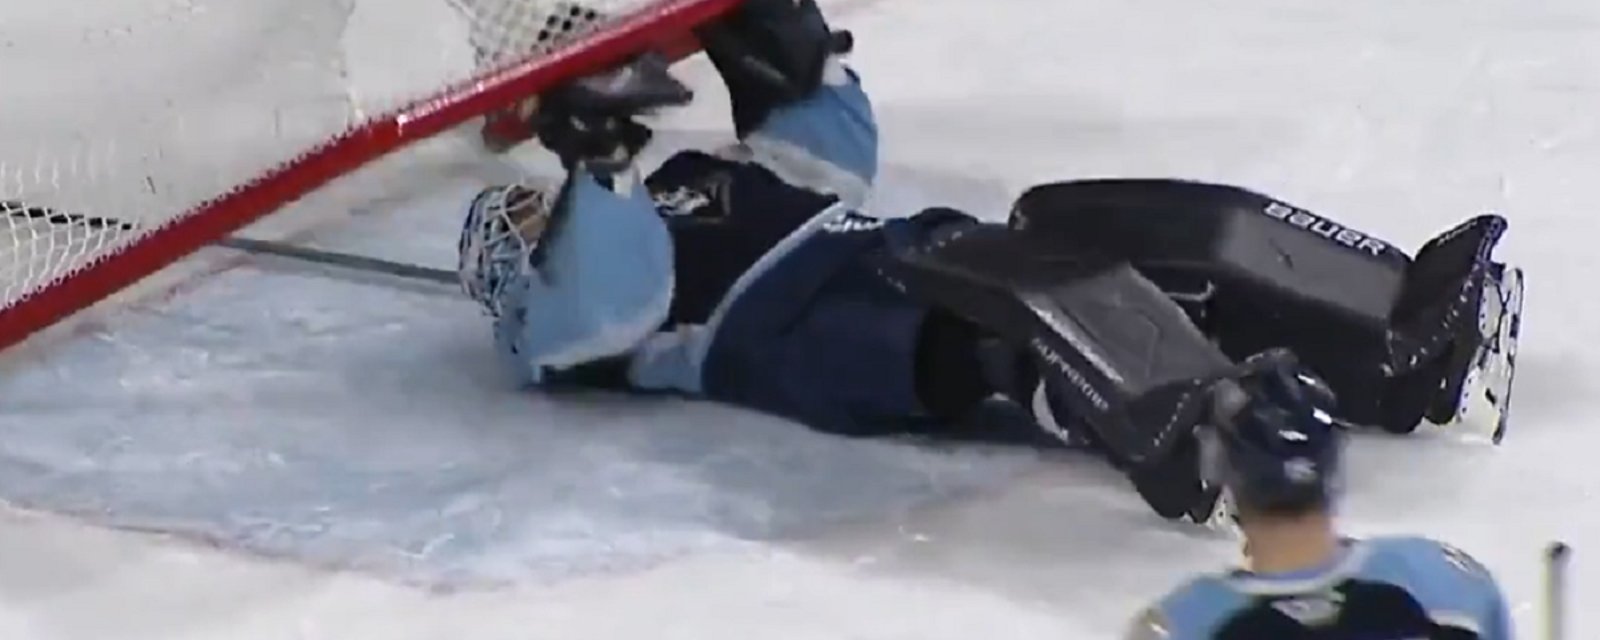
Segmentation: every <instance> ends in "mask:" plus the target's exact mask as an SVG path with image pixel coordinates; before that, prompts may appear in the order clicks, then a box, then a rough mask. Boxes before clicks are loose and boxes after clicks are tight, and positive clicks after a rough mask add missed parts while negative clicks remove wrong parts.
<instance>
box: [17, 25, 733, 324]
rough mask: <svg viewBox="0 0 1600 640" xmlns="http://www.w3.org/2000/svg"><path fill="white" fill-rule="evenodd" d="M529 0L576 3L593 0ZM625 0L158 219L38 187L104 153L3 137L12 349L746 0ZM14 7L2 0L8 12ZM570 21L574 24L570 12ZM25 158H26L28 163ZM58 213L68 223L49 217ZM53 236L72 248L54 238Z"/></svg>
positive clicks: (83, 172)
mask: <svg viewBox="0 0 1600 640" xmlns="http://www.w3.org/2000/svg"><path fill="white" fill-rule="evenodd" d="M118 1H121V2H129V3H134V2H148V1H149V0H118ZM191 1H196V0H191ZM227 1H228V2H238V1H240V0H227ZM249 1H255V0H249ZM316 1H322V0H316ZM363 1H370V0H363ZM438 1H440V2H444V1H445V0H438ZM454 1H457V0H452V2H454ZM468 1H470V0H468ZM518 1H520V2H526V3H539V2H547V3H548V2H552V1H561V2H567V4H572V2H573V1H577V2H581V1H582V0H518ZM623 1H625V2H631V4H632V5H633V6H631V7H629V9H628V10H627V11H625V12H620V13H617V14H615V15H609V16H607V17H605V18H603V19H600V20H599V21H597V23H596V25H594V26H593V27H592V28H582V29H574V33H573V34H571V37H568V38H560V37H557V36H559V35H561V34H557V36H552V38H551V39H552V40H553V41H551V42H549V43H548V46H541V47H540V48H539V49H540V50H537V51H535V52H534V53H532V54H530V55H523V56H522V57H521V59H518V58H517V57H516V56H502V57H501V59H498V60H495V61H494V63H493V64H486V65H484V67H483V69H482V70H480V71H477V72H474V73H473V75H470V76H467V77H463V78H460V79H459V80H456V81H454V82H451V83H450V84H449V85H448V86H446V87H443V88H441V89H438V90H436V91H434V92H433V93H431V94H424V96H423V97H421V98H420V99H412V100H410V101H408V102H406V103H404V106H401V107H399V108H396V109H392V110H390V111H387V112H384V113H382V114H380V115H376V116H373V117H367V118H362V117H360V116H356V117H355V119H354V120H353V121H352V122H351V126H349V127H348V128H345V129H343V130H342V131H338V132H336V134H335V135H332V136H331V137H324V138H323V139H322V141H321V142H319V143H314V144H310V145H309V146H307V147H305V148H302V149H289V150H288V151H287V152H286V154H285V155H286V156H287V157H285V158H283V159H282V160H281V161H277V162H276V163H272V164H267V165H265V166H264V167H263V169H264V170H261V171H259V172H257V173H255V174H253V175H252V176H250V177H248V178H246V179H245V180H243V181H240V182H237V183H234V184H232V186H231V187H225V188H224V189H221V190H220V191H221V192H219V193H215V194H214V195H210V196H209V197H204V199H202V200H199V201H198V204H196V205H194V206H189V207H181V208H178V210H176V211H171V212H163V213H160V214H159V215H156V216H153V217H154V221H153V222H151V221H150V218H151V217H152V216H140V217H139V218H138V221H135V222H126V221H125V220H126V219H125V218H122V217H120V216H118V215H117V212H111V213H110V214H109V215H107V214H103V213H101V212H99V211H93V210H81V211H72V210H66V209H63V208H59V207H58V206H53V205H52V204H51V203H48V202H40V201H38V200H36V199H33V198H30V193H29V185H30V184H44V185H46V186H48V187H50V188H52V189H54V190H56V191H66V190H70V189H72V188H74V187H73V183H72V181H71V180H64V179H63V178H62V175H63V173H67V174H71V175H75V176H78V177H82V178H84V179H83V181H82V182H83V185H82V188H84V189H96V188H101V183H102V182H104V180H96V179H94V178H95V176H96V175H97V174H96V171H98V169H95V168H94V167H92V166H91V167H89V168H84V167H83V166H80V165H94V162H90V161H87V160H81V159H78V158H74V163H75V164H74V166H73V167H69V168H70V169H73V171H65V172H64V171H63V169H62V168H61V167H58V166H45V167H44V168H41V166H40V165H39V164H38V163H34V164H25V163H18V162H15V161H14V162H13V163H12V165H13V166H12V167H7V166H6V164H5V162H4V161H5V159H6V156H5V153H6V144H7V141H6V140H5V139H3V138H0V293H3V294H4V295H0V351H4V350H6V349H7V348H10V347H12V346H15V345H17V344H18V343H20V342H22V341H23V340H25V339H26V338H28V337H29V336H31V335H33V334H34V333H36V332H38V331H40V330H42V329H44V328H47V327H49V326H51V325H53V324H55V323H57V322H59V321H61V320H63V319H64V318H66V317H68V316H70V315H72V314H74V313H76V312H78V311H79V310H82V309H84V308H86V307H89V306H90V305H93V304H95V303H96V302H98V301H100V300H102V299H104V298H106V297H108V296H110V295H112V294H115V293H116V292H118V291H120V290H122V289H124V288H126V287H128V286H130V285H132V284H133V283H135V282H137V281H139V280H140V279H142V278H144V277H146V276H148V275H150V274H152V273H155V272H156V271H158V270H160V269H162V268H164V267H166V266H168V265H170V264H172V263H174V262H176V261H178V260H180V259H182V258H183V257H185V256H188V255H190V254H192V253H194V252H195V251H197V250H199V249H201V248H203V247H205V246H206V245H208V244H211V243H214V242H216V241H218V240H221V239H223V238H225V237H227V236H228V235H229V234H231V233H233V232H235V231H237V230H239V229H241V228H243V227H245V226H247V225H249V224H251V223H253V222H255V221H257V220H260V219H262V218H264V217H266V216H268V215H270V214H272V213H273V212H275V211H277V210H279V209H280V208H282V207H283V206H285V205H286V204H288V203H291V202H294V201H295V200H297V199H299V198H302V197H304V196H306V195H307V194H310V193H312V192H313V191H315V190H317V189H319V188H321V187H323V186H325V185H327V184H328V183H330V182H332V181H334V180H335V179H337V178H340V177H341V176H345V175H347V174H350V173H352V172H354V171H356V170H357V169H359V168H361V167H363V166H365V165H368V164H369V163H372V162H373V161H375V160H377V159H379V158H382V157H384V156H386V155H388V154H390V153H392V152H394V151H396V150H398V149H401V148H403V147H406V146H407V145H410V144H413V143H416V142H418V141H421V140H424V139H427V138H430V137H432V136H435V135H437V134H439V133H441V132H444V131H446V130H448V129H451V128H453V127H457V126H459V125H463V124H465V123H468V122H469V121H472V120H473V119H474V118H478V117H482V116H486V115H488V114H492V113H494V112H497V111H501V110H506V109H510V108H513V107H514V106H515V105H516V104H517V103H518V102H519V101H521V100H523V99H525V98H527V97H529V96H533V95H537V94H538V93H540V92H541V91H543V90H546V89H548V88H550V87H552V86H555V85H558V84H560V83H562V82H564V81H567V80H570V79H573V78H576V77H581V76H583V75H585V74H587V73H591V72H594V71H597V70H600V69H603V68H606V67H608V66H610V65H614V64H616V63H618V62H621V61H623V60H625V59H627V58H628V57H630V56H632V55H635V54H638V53H641V52H643V51H647V50H660V49H676V50H677V52H678V53H681V52H682V48H683V47H684V43H685V42H686V41H692V36H691V35H690V30H691V29H692V28H694V27H695V26H697V25H700V24H703V23H705V22H707V21H709V20H712V19H714V18H716V17H717V16H720V15H722V14H723V13H725V12H727V11H729V10H731V9H732V8H734V7H735V6H737V4H738V3H739V1H740V0H623ZM38 4H40V5H53V4H55V3H48V2H44V3H38ZM168 4H172V3H171V2H169V3H168ZM8 10H10V9H0V18H3V14H4V13H5V12H6V11H8ZM567 26H569V27H570V26H571V24H570V22H569V23H568V25H567ZM580 26H581V25H580ZM519 28H521V27H519ZM533 28H535V29H538V28H541V27H533ZM3 35H5V34H4V33H0V36H3ZM107 37H112V36H107ZM537 37H538V38H540V39H544V38H545V37H546V32H545V31H542V30H541V31H538V33H537ZM541 44H545V43H543V42H541ZM480 53H481V46H480ZM3 70H4V67H3V66H0V71H3ZM108 102H110V103H112V104H109V105H107V106H108V107H110V108H115V105H114V103H115V102H116V99H115V96H108ZM263 108H264V109H269V108H272V105H263ZM7 117H9V116H8V115H7V114H6V110H5V108H4V107H3V106H0V133H4V132H5V131H6V128H5V126H4V124H5V122H4V121H5V119H6V118H7ZM25 124H26V122H22V123H21V124H19V125H18V126H17V129H18V130H22V126H23V125H25ZM224 137H225V136H218V138H219V139H220V138H224ZM218 144H219V145H226V144H227V143H226V141H219V142H218ZM218 151H219V152H223V151H225V149H218ZM85 155H88V154H85ZM102 155H106V154H102ZM124 155H126V154H125V153H124ZM119 157H120V156H119ZM19 164H21V165H22V166H21V167H20V168H18V167H17V166H16V165H19ZM102 164H104V163H103V162H102ZM144 182H150V183H151V185H152V190H154V182H152V181H151V179H150V178H149V177H146V178H145V179H144ZM130 184H132V183H131V182H130ZM133 195H134V194H131V193H130V194H129V196H128V197H129V198H132V197H133ZM8 221H9V222H8ZM50 225H56V226H55V227H51V228H49V229H44V227H46V226H50ZM108 225H109V226H112V227H119V226H120V228H121V229H122V230H123V231H124V232H125V233H117V234H113V235H115V236H117V237H114V238H112V239H109V240H96V241H95V243H96V244H94V246H92V247H89V248H84V249H82V250H81V251H80V250H78V247H79V245H83V246H85V247H88V246H89V245H88V243H87V242H86V241H81V240H74V241H72V242H67V241H63V240H59V239H52V237H53V236H52V235H51V234H55V235H57V236H59V235H61V233H62V232H61V231H60V228H63V226H64V227H73V228H82V229H89V230H88V231H82V233H79V234H78V235H80V236H81V235H84V234H92V233H105V228H106V227H107V226H108ZM7 235H9V236H10V237H6V236H7ZM46 243H48V244H49V246H50V247H60V246H68V247H69V248H68V249H66V250H60V249H57V248H50V249H47V248H45V247H44V244H46ZM7 245H9V253H8V247H7ZM102 245H103V246H102ZM51 251H61V255H54V254H50V252H51ZM47 254H49V255H47Z"/></svg>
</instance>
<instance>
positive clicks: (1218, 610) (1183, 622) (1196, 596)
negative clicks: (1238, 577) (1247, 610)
mask: <svg viewBox="0 0 1600 640" xmlns="http://www.w3.org/2000/svg"><path fill="white" fill-rule="evenodd" d="M1247 601H1248V598H1247V597H1245V596H1243V595H1241V594H1240V593H1238V592H1237V591H1235V590H1234V589H1232V588H1230V587H1229V585H1228V582H1227V575H1226V574H1203V575H1199V576H1195V577H1193V578H1190V579H1189V580H1188V581H1186V582H1184V583H1183V584H1181V585H1178V586H1177V587H1176V588H1174V589H1172V590H1171V591H1168V592H1167V593H1166V595H1164V596H1162V597H1161V599H1160V600H1157V601H1156V603H1155V604H1153V605H1151V606H1150V607H1148V608H1146V609H1145V610H1144V611H1142V612H1140V614H1139V616H1138V617H1137V618H1136V619H1135V620H1134V622H1133V625H1132V626H1131V628H1130V629H1129V631H1128V633H1127V636H1126V637H1127V638H1128V639H1129V640H1157V639H1159V640H1182V639H1185V638H1209V637H1211V632H1212V630H1214V629H1216V628H1217V627H1218V626H1219V625H1221V624H1222V623H1223V622H1224V621H1226V620H1227V619H1228V617H1229V616H1231V615H1233V614H1234V612H1235V611H1236V610H1237V609H1238V608H1239V607H1241V606H1244V604H1246V602H1247Z"/></svg>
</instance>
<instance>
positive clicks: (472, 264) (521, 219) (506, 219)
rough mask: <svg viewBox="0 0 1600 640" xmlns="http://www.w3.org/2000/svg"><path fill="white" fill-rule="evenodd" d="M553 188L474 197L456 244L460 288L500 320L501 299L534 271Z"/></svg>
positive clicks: (508, 189)
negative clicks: (513, 284)
mask: <svg viewBox="0 0 1600 640" xmlns="http://www.w3.org/2000/svg"><path fill="white" fill-rule="evenodd" d="M554 199H555V190H554V189H551V188H544V187H543V186H542V185H522V184H516V185H504V186H496V187H490V188H488V189H484V190H483V191H482V192H480V193H479V194H478V195H477V197H475V198H473V200H472V204H471V205H470V206H469V207H468V208H467V217H466V220H465V221H463V223H462V227H461V239H460V241H459V243H458V244H457V247H456V249H457V263H456V275H457V276H458V277H459V278H460V280H461V290H462V291H464V292H466V294H467V296H468V297H470V298H472V299H473V301H475V302H477V303H478V304H479V305H481V306H482V307H483V308H484V310H485V311H486V312H488V314H489V315H491V316H494V317H497V318H498V317H500V312H501V296H502V295H503V294H504V291H505V288H506V287H507V286H509V285H510V284H511V283H512V282H514V281H515V279H516V278H517V277H518V276H524V277H525V276H527V275H529V274H531V273H533V261H534V254H535V252H536V251H537V250H538V248H539V241H540V238H542V237H543V236H544V232H545V230H546V228H547V227H548V226H549V224H550V214H551V210H552V207H553V204H554V203H553V201H554Z"/></svg>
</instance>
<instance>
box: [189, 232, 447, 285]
mask: <svg viewBox="0 0 1600 640" xmlns="http://www.w3.org/2000/svg"><path fill="white" fill-rule="evenodd" d="M217 244H218V245H220V246H224V247H228V248H230V249H238V250H240V251H245V252H248V253H255V254H261V255H270V256H277V257H281V258H291V259H294V260H303V261H305V262H312V263H316V264H325V265H329V266H334V267H340V268H344V269H353V270H356V271H366V272H370V273H381V274H384V275H390V276H395V277H399V278H406V279H408V280H420V281H423V282H434V283H439V284H456V283H457V282H458V279H457V278H456V273H455V272H454V271H450V270H448V269H435V268H432V267H424V266H421V265H415V264H410V263H406V262H398V261H394V260H384V259H382V258H373V257H369V256H363V255H356V254H353V253H343V252H339V251H325V250H322V249H313V248H310V247H302V246H298V245H294V244H290V243H287V242H276V241H273V240H252V239H250V238H228V239H226V240H223V241H221V242H219V243H217Z"/></svg>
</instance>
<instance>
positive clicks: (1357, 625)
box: [1129, 537, 1512, 640]
mask: <svg viewBox="0 0 1600 640" xmlns="http://www.w3.org/2000/svg"><path fill="white" fill-rule="evenodd" d="M1511 637H1512V635H1511V626H1510V621H1509V619H1508V614H1507V609H1506V603H1505V600H1504V599H1503V597H1502V596H1501V594H1500V589H1499V586H1498V585H1497V584H1496V583H1495V581H1494V578H1493V577H1491V576H1490V574H1489V572H1488V571H1487V570H1486V569H1485V568H1484V567H1483V566H1482V565H1481V564H1479V563H1478V562H1477V561H1476V560H1474V559H1473V558H1472V557H1471V556H1469V555H1467V554H1466V553H1464V552H1462V551H1460V550H1458V549H1455V548H1453V547H1451V546H1449V545H1446V544H1442V543H1439V542H1435V541H1432V540H1427V539H1424V538H1415V537H1393V538H1373V539H1369V540H1351V541H1347V543H1346V545H1345V547H1344V548H1343V550H1342V551H1341V552H1340V554H1339V555H1338V557H1337V558H1335V559H1334V560H1332V561H1331V562H1329V563H1328V564H1326V565H1325V566H1322V567H1318V568H1315V569H1311V570H1306V571H1299V572H1293V573H1283V574H1256V573H1250V572H1247V571H1234V572H1231V573H1226V574H1220V575H1208V576H1203V577H1200V578H1196V579H1194V580H1191V581H1189V582H1188V583H1187V584H1185V585H1183V586H1182V587H1179V588H1178V589H1177V590H1175V591H1173V592H1172V593H1170V594H1168V595H1167V596H1166V597H1164V598H1162V599H1161V601H1160V602H1159V603H1157V604H1156V605H1155V606H1154V607H1151V608H1150V609H1148V610H1146V611H1145V612H1144V614H1143V615H1141V616H1140V618H1139V620H1138V621H1136V623H1135V624H1134V627H1133V629H1132V630H1131V632H1130V634H1129V638H1130V639H1140V640H1142V639H1146V638H1163V639H1169V640H1199V639H1207V640H1244V639H1252V640H1259V639H1263V638H1272V639H1274V640H1291V639H1294V638H1340V639H1350V640H1413V639H1416V640H1421V639H1424V638H1426V639H1428V640H1438V639H1446V640H1458V639H1459V640H1506V639H1508V638H1511Z"/></svg>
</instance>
